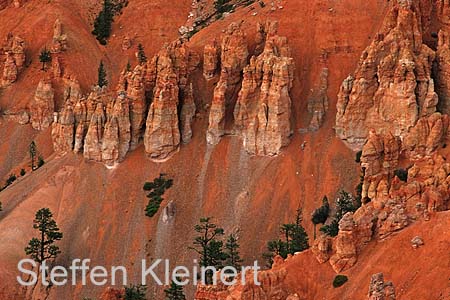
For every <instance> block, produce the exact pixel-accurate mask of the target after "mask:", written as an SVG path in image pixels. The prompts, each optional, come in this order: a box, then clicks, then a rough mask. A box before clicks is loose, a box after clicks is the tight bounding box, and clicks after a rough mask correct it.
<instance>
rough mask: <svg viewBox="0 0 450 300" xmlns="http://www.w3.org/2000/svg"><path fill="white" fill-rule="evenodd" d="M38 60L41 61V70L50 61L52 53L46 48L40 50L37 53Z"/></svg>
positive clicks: (43, 69)
mask: <svg viewBox="0 0 450 300" xmlns="http://www.w3.org/2000/svg"><path fill="white" fill-rule="evenodd" d="M39 61H40V62H41V63H42V69H41V70H42V71H45V65H46V64H47V63H49V62H51V61H52V54H51V53H50V51H49V50H47V48H44V49H42V50H41V53H40V54H39Z"/></svg>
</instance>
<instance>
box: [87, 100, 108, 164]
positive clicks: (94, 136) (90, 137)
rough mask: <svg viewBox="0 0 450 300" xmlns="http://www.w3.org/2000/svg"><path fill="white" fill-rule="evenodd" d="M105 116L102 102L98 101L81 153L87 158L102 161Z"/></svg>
mask: <svg viewBox="0 0 450 300" xmlns="http://www.w3.org/2000/svg"><path fill="white" fill-rule="evenodd" d="M105 122H106V117H105V111H104V107H103V103H102V102H98V103H97V106H96V109H95V111H94V113H93V114H92V117H91V121H90V124H89V128H88V130H87V133H86V137H85V140H84V151H83V155H84V157H85V158H86V159H88V160H93V161H97V162H101V161H102V142H103V131H104V127H105Z"/></svg>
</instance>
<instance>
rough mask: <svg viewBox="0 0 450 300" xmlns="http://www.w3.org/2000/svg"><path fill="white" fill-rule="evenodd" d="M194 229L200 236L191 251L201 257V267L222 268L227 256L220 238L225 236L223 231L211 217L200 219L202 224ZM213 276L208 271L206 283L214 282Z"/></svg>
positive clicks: (195, 240) (196, 238)
mask: <svg viewBox="0 0 450 300" xmlns="http://www.w3.org/2000/svg"><path fill="white" fill-rule="evenodd" d="M194 229H195V231H196V232H197V233H198V234H197V236H196V237H195V239H194V242H193V245H194V246H193V247H189V249H191V250H194V251H195V252H197V254H198V255H199V264H200V266H203V267H208V266H211V267H215V268H216V269H220V268H222V267H223V261H224V260H225V259H226V258H227V255H226V254H225V253H224V252H223V250H222V248H223V242H222V241H220V240H219V239H218V238H220V237H222V236H223V235H224V231H223V229H222V228H220V227H219V226H217V225H216V224H214V223H212V222H211V218H210V217H207V218H200V224H198V225H195V227H194ZM213 275H214V274H213V273H212V271H211V270H207V271H206V278H205V281H206V283H208V284H211V283H212V282H213V280H212V279H213Z"/></svg>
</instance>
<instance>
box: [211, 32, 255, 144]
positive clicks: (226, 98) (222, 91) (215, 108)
mask: <svg viewBox="0 0 450 300" xmlns="http://www.w3.org/2000/svg"><path fill="white" fill-rule="evenodd" d="M220 49H221V55H220V62H221V71H220V79H219V82H218V83H217V85H216V87H215V89H214V96H213V100H212V103H211V110H210V114H209V125H208V131H207V133H206V140H207V142H208V144H211V145H216V144H218V143H219V141H220V139H221V137H222V136H223V135H224V134H225V125H226V124H225V121H226V107H227V106H230V105H232V100H233V96H234V94H235V93H236V92H237V88H238V83H239V82H240V81H241V72H242V70H243V69H244V67H245V66H246V65H247V57H248V49H247V41H246V40H245V34H244V32H243V31H242V30H241V26H240V24H238V23H231V24H230V25H229V26H228V28H227V30H226V31H225V34H224V36H223V38H222V42H221V47H220Z"/></svg>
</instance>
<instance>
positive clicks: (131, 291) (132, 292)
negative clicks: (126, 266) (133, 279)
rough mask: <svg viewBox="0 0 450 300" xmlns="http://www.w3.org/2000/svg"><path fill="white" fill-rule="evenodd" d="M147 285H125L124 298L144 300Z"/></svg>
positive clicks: (127, 299)
mask: <svg viewBox="0 0 450 300" xmlns="http://www.w3.org/2000/svg"><path fill="white" fill-rule="evenodd" d="M146 292H147V287H146V286H144V285H130V286H129V287H128V286H127V287H125V300H145V293H146Z"/></svg>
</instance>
